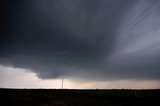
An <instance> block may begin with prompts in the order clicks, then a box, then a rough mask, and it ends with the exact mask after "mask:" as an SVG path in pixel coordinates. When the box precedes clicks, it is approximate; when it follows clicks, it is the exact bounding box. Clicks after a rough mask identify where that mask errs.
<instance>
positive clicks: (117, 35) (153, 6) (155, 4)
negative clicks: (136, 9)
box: [77, 0, 160, 69]
mask: <svg viewBox="0 0 160 106" xmlns="http://www.w3.org/2000/svg"><path fill="white" fill-rule="evenodd" d="M159 5H160V0H155V1H154V2H152V3H151V4H150V5H149V6H148V7H147V8H146V9H144V10H143V11H142V12H141V13H140V14H139V15H138V16H137V17H136V18H134V19H133V20H132V21H131V22H129V23H128V24H127V25H124V26H123V28H122V30H121V31H119V32H117V33H115V34H113V38H112V40H111V42H113V41H116V40H117V39H119V38H120V36H121V35H122V34H124V33H127V32H128V31H129V30H130V29H131V28H133V27H134V26H135V25H136V24H137V23H138V22H139V21H140V20H142V19H143V18H144V17H145V16H148V15H149V14H151V13H152V12H153V11H154V10H155V9H156V8H157V7H159ZM111 42H108V43H111ZM113 44H115V43H113ZM100 53H103V48H100V49H99V50H98V51H97V53H96V54H97V55H101V54H100ZM93 56H95V55H92V56H90V57H93ZM88 62H89V60H88V61H86V62H85V64H83V65H86V64H87V63H88ZM81 66H82V65H81ZM79 68H80V66H79V67H78V68H77V69H79Z"/></svg>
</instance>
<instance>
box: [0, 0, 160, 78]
mask: <svg viewBox="0 0 160 106" xmlns="http://www.w3.org/2000/svg"><path fill="white" fill-rule="evenodd" d="M6 4H7V3H6ZM159 5H160V2H159V1H157V0H132V1H131V0H118V1H117V0H47V1H46V0H45V1H44V0H20V1H19V0H14V1H10V3H9V4H7V6H6V7H4V9H5V10H4V11H5V12H6V13H7V14H9V15H6V14H5V15H4V18H5V21H4V30H3V31H1V39H0V64H1V65H4V66H8V67H18V68H24V69H30V70H32V71H33V72H34V73H36V74H37V76H38V77H39V78H42V79H51V78H56V77H60V76H64V77H69V78H80V79H83V78H84V79H88V80H89V79H91V80H93V79H94V80H109V79H111V80H114V79H115V80H116V79H159V78H160V71H159V70H160V65H159V64H160V55H159V53H160V13H159V11H160V6H159ZM7 7H9V8H7Z"/></svg>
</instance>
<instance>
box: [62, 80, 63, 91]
mask: <svg viewBox="0 0 160 106" xmlns="http://www.w3.org/2000/svg"><path fill="white" fill-rule="evenodd" d="M62 89H63V78H62Z"/></svg>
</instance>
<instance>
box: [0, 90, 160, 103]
mask: <svg viewBox="0 0 160 106" xmlns="http://www.w3.org/2000/svg"><path fill="white" fill-rule="evenodd" d="M0 106H160V89H159V90H158V89H157V90H125V89H124V90H123V89H122V90H77V89H75V90H74V89H72V90H68V89H62V90H60V89H0Z"/></svg>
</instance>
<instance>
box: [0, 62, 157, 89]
mask: <svg viewBox="0 0 160 106" xmlns="http://www.w3.org/2000/svg"><path fill="white" fill-rule="evenodd" d="M159 86H160V81H159V80H147V81H145V80H144V81H139V80H115V81H99V82H84V81H76V80H75V81H74V80H69V79H64V85H63V88H64V89H159ZM0 88H28V89H29V88H37V89H39V88H41V89H42V88H45V89H61V88H62V79H61V78H57V79H49V80H42V79H40V78H38V77H37V76H36V74H35V73H33V72H32V71H30V70H27V69H21V68H14V67H6V66H2V65H0Z"/></svg>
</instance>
